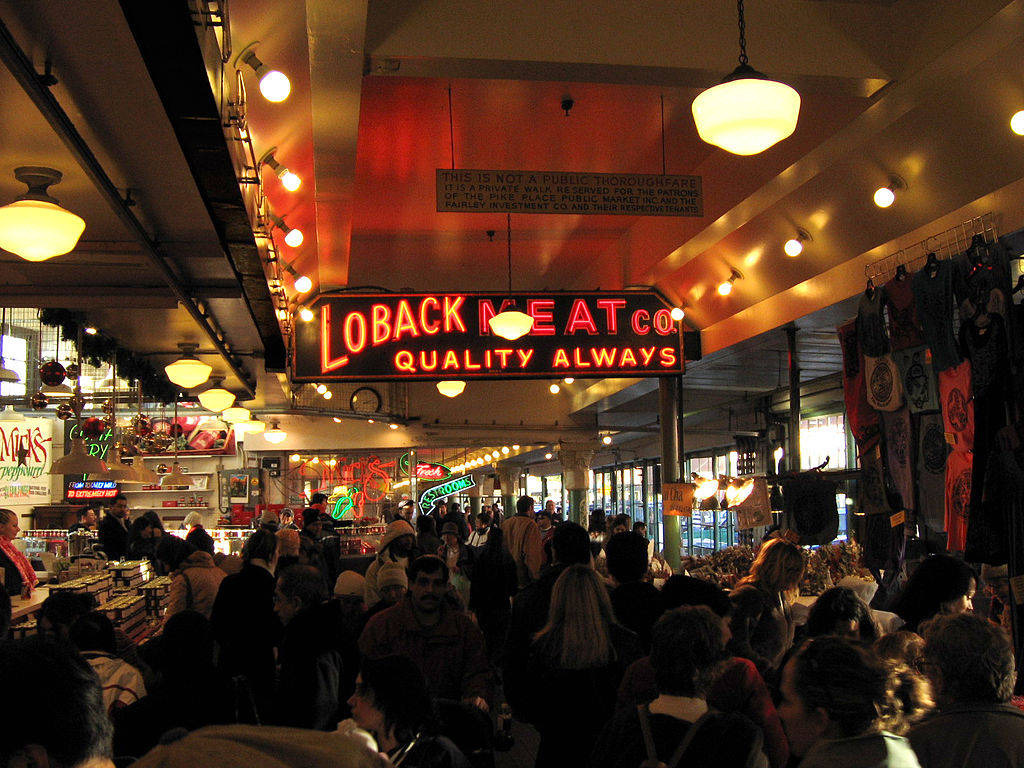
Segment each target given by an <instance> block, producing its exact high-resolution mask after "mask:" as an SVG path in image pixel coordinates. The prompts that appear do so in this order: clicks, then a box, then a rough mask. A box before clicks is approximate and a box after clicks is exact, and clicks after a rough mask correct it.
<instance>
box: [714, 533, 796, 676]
mask: <svg viewBox="0 0 1024 768" xmlns="http://www.w3.org/2000/svg"><path fill="white" fill-rule="evenodd" d="M806 565H807V561H806V559H805V558H804V553H803V550H802V549H800V547H798V546H797V545H796V544H793V543H791V542H789V541H786V540H785V539H770V540H769V541H766V542H764V543H763V544H762V545H761V549H759V550H758V552H757V557H756V558H754V564H753V565H752V566H751V567H750V575H749V576H746V577H745V578H743V579H742V580H740V582H739V584H738V585H737V589H735V590H733V592H732V594H731V595H730V596H729V597H730V599H731V600H732V601H733V603H734V604H739V605H747V604H748V603H750V604H751V605H754V606H756V608H757V609H756V610H752V611H751V610H747V611H737V612H736V613H735V615H734V617H733V621H732V625H731V627H730V628H731V629H732V634H733V643H734V646H735V648H736V652H737V655H739V656H745V655H746V654H745V653H744V652H743V650H741V649H744V648H749V649H750V651H752V652H753V655H755V656H756V657H757V658H753V659H751V661H753V662H754V663H755V664H756V663H758V662H759V661H763V663H764V665H765V666H766V668H767V669H769V670H771V669H777V668H778V666H779V663H780V662H781V661H782V659H783V657H784V656H785V655H786V652H787V651H788V650H789V649H790V647H791V646H792V645H793V633H794V631H795V629H796V625H795V624H794V622H793V612H792V605H793V603H794V602H795V601H796V598H797V597H799V596H800V581H801V580H802V579H803V577H804V570H805V568H806ZM751 598H757V599H756V600H755V599H751Z"/></svg>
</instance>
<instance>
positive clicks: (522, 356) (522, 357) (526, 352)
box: [516, 349, 533, 368]
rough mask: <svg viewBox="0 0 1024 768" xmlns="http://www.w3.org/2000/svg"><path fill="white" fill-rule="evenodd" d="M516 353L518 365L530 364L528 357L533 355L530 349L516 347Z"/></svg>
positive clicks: (521, 366)
mask: <svg viewBox="0 0 1024 768" xmlns="http://www.w3.org/2000/svg"><path fill="white" fill-rule="evenodd" d="M516 354H517V355H519V367H520V368H525V367H526V366H527V365H529V364H530V358H531V357H533V350H532V349H517V350H516Z"/></svg>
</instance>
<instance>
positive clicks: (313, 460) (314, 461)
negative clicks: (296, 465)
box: [309, 456, 320, 464]
mask: <svg viewBox="0 0 1024 768" xmlns="http://www.w3.org/2000/svg"><path fill="white" fill-rule="evenodd" d="M309 463H310V464H319V463H320V457H319V456H314V457H313V458H312V459H310V460H309Z"/></svg>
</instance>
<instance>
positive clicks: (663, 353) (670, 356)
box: [658, 347, 676, 368]
mask: <svg viewBox="0 0 1024 768" xmlns="http://www.w3.org/2000/svg"><path fill="white" fill-rule="evenodd" d="M658 355H659V357H661V367H662V368H674V367H675V365H676V351H675V350H674V349H672V347H662V348H661V349H660V350H659V351H658Z"/></svg>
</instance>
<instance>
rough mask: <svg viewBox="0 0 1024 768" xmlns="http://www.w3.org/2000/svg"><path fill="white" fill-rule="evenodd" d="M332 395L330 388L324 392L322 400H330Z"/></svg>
mask: <svg viewBox="0 0 1024 768" xmlns="http://www.w3.org/2000/svg"><path fill="white" fill-rule="evenodd" d="M332 397H334V393H333V392H331V390H327V391H326V392H324V400H330V399H331V398H332Z"/></svg>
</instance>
